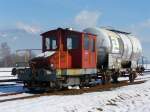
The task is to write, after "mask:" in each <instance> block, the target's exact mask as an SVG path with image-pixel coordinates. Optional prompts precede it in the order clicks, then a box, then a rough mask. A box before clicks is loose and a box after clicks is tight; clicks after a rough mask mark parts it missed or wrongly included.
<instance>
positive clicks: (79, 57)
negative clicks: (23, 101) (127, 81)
mask: <svg viewBox="0 0 150 112" xmlns="http://www.w3.org/2000/svg"><path fill="white" fill-rule="evenodd" d="M41 36H42V53H41V54H39V55H38V56H36V57H35V58H33V59H31V60H30V62H29V63H30V68H28V69H27V70H25V72H24V73H21V74H19V75H18V78H19V79H20V80H22V81H23V82H24V85H25V87H27V88H29V89H31V88H32V89H33V88H35V89H37V88H40V89H41V88H62V87H67V86H74V85H82V84H85V83H89V82H90V80H91V78H92V77H95V76H96V75H97V70H96V63H97V58H96V57H97V52H96V35H93V34H89V33H84V32H77V31H73V30H69V29H61V28H58V29H56V30H51V31H48V32H45V33H43V34H41ZM87 80H88V81H87Z"/></svg>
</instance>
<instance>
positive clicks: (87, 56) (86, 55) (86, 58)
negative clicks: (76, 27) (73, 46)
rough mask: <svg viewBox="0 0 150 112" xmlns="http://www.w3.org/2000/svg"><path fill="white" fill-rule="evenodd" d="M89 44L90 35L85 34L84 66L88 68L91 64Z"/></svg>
mask: <svg viewBox="0 0 150 112" xmlns="http://www.w3.org/2000/svg"><path fill="white" fill-rule="evenodd" d="M89 44H90V40H89V36H88V35H87V34H85V35H84V39H83V67H84V68H88V67H89V64H90V52H89Z"/></svg>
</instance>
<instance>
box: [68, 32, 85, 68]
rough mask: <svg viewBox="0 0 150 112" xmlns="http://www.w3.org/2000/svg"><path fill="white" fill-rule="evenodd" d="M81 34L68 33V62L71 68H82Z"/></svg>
mask: <svg viewBox="0 0 150 112" xmlns="http://www.w3.org/2000/svg"><path fill="white" fill-rule="evenodd" d="M80 37H81V35H80V34H77V33H76V34H68V35H67V38H66V44H67V48H66V51H67V52H66V54H67V58H68V59H67V60H68V61H67V64H68V66H69V67H71V68H81V56H82V55H81V38H80Z"/></svg>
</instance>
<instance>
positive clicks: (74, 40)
mask: <svg viewBox="0 0 150 112" xmlns="http://www.w3.org/2000/svg"><path fill="white" fill-rule="evenodd" d="M78 43H79V38H78V37H77V36H75V35H70V36H68V37H67V49H77V48H78Z"/></svg>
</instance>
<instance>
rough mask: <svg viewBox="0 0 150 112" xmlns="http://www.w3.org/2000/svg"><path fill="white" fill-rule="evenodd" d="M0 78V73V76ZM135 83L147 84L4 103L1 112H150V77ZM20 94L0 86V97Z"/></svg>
mask: <svg viewBox="0 0 150 112" xmlns="http://www.w3.org/2000/svg"><path fill="white" fill-rule="evenodd" d="M3 75H4V74H3ZM3 75H2V73H1V72H0V76H3ZM7 75H8V76H9V74H7ZM0 78H1V77H0ZM137 79H138V80H147V81H146V82H145V83H142V84H136V85H128V86H124V87H120V88H116V89H113V90H111V91H103V92H92V93H84V94H81V95H67V96H60V95H53V96H42V97H37V98H32V99H24V100H17V101H9V102H3V103H0V112H101V111H104V112H150V73H149V74H145V75H144V76H139V77H138V78H137ZM22 90H23V88H22V85H21V84H14V85H13V84H12V85H6V86H0V94H4V93H9V92H17V91H22ZM21 95H28V93H24V94H21ZM9 97H10V96H8V98H9ZM0 100H1V96H0Z"/></svg>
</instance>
